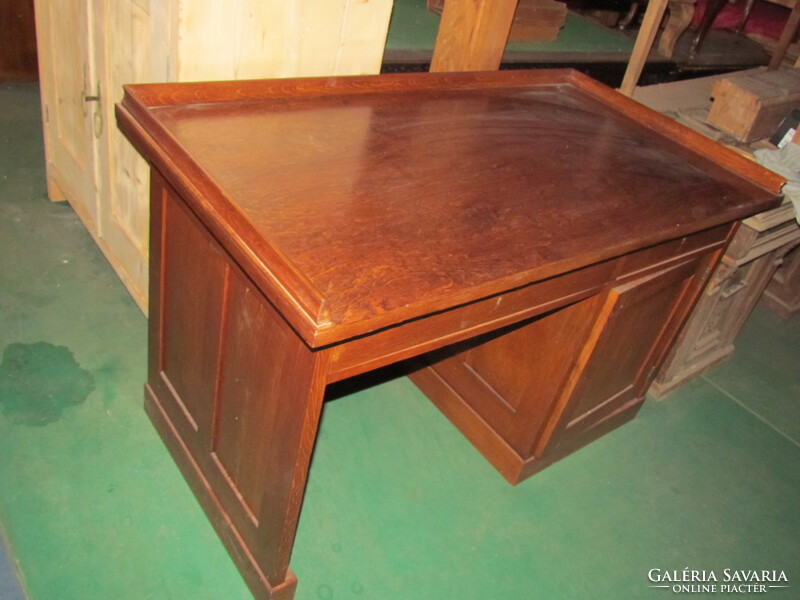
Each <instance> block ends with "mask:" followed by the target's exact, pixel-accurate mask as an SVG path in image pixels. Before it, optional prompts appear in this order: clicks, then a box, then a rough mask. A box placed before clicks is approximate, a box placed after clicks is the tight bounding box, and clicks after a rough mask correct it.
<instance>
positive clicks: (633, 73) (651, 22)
mask: <svg viewBox="0 0 800 600" xmlns="http://www.w3.org/2000/svg"><path fill="white" fill-rule="evenodd" d="M666 8H667V0H653V1H652V2H650V3H649V4H648V5H647V10H646V11H645V13H644V19H643V20H642V26H641V27H640V28H639V35H638V36H636V43H635V44H634V46H633V52H632V53H631V59H630V61H628V68H627V69H626V70H625V77H623V79H622V85H621V86H620V88H619V91H620V92H622V93H623V94H625V95H626V96H630V95H631V94H633V90H634V89H636V84H637V83H638V81H639V76H640V75H641V74H642V69H643V68H644V63H645V61H646V60H647V55H648V54H650V48H652V46H653V40H654V39H655V37H656V33H657V32H658V26H659V25H660V23H661V19H662V17H663V16H664V10H665V9H666Z"/></svg>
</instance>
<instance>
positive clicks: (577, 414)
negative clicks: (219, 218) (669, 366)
mask: <svg viewBox="0 0 800 600" xmlns="http://www.w3.org/2000/svg"><path fill="white" fill-rule="evenodd" d="M699 267H700V262H699V261H698V260H697V259H690V260H687V261H685V262H682V263H679V264H677V265H675V266H672V267H670V268H667V269H664V270H662V271H658V272H656V273H653V274H650V275H646V276H644V277H641V278H638V279H634V280H633V281H630V282H627V283H625V284H622V285H619V286H617V287H614V288H613V289H611V291H610V292H609V294H608V296H607V297H606V301H605V303H604V306H603V308H602V309H601V310H600V314H599V318H598V320H597V321H596V323H595V326H594V328H593V332H592V334H590V336H589V342H588V343H587V345H586V347H585V348H584V356H585V357H586V363H585V367H583V369H582V371H581V374H580V378H579V379H578V381H577V384H576V386H575V388H574V391H573V392H572V393H571V397H570V400H569V402H568V405H567V408H566V410H565V418H563V419H561V422H560V424H559V429H560V430H561V431H562V432H563V436H564V438H565V439H561V440H558V441H557V442H556V443H561V442H562V441H567V442H569V443H572V442H573V441H574V440H573V439H570V438H575V437H576V436H580V435H582V434H583V432H586V431H588V430H589V429H592V428H593V427H596V426H598V425H600V424H602V423H604V422H605V421H607V420H611V419H614V418H615V417H618V416H619V415H622V414H623V413H627V412H630V411H633V413H635V410H636V409H638V405H639V404H641V402H642V401H643V399H644V394H645V392H646V390H647V386H648V385H649V384H650V382H651V381H652V379H653V377H654V375H655V367H656V366H657V365H658V364H659V363H660V361H661V359H662V355H663V353H664V350H665V349H666V345H667V344H668V343H669V342H670V341H671V339H672V337H674V335H675V332H676V330H677V328H678V326H679V325H680V323H681V322H682V321H683V317H684V316H685V314H686V312H687V311H688V310H689V308H690V305H691V303H692V300H693V298H694V295H695V294H696V291H697V290H696V289H695V288H697V282H696V281H695V279H696V278H695V274H696V273H697V272H698V270H699ZM693 281H694V282H695V284H696V285H694V286H693V285H691V284H692V282H693ZM692 292H694V293H692ZM630 416H632V414H631V415H630ZM558 437H559V436H558V435H556V436H555V438H554V440H553V441H556V439H558ZM550 445H551V446H553V445H554V444H553V442H551V443H550Z"/></svg>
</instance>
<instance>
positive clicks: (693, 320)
mask: <svg viewBox="0 0 800 600" xmlns="http://www.w3.org/2000/svg"><path fill="white" fill-rule="evenodd" d="M799 243H800V227H798V226H797V222H796V221H795V218H794V211H793V210H792V205H791V204H789V203H788V202H787V203H784V204H783V205H781V206H780V207H778V208H776V209H774V210H769V211H766V212H763V213H761V214H758V215H755V216H753V217H750V218H748V219H745V220H744V221H743V223H742V225H741V227H739V229H738V231H737V232H736V235H735V236H734V238H733V240H732V241H731V243H730V245H729V246H728V248H727V250H726V252H725V256H723V258H722V261H721V262H720V264H719V266H718V267H717V268H716V270H715V271H714V274H713V276H712V277H711V280H710V282H709V284H708V286H707V287H706V289H705V291H704V292H703V294H702V295H701V296H700V299H699V300H698V302H697V306H696V307H695V308H694V310H693V312H692V315H691V317H690V318H689V320H688V321H687V323H686V327H685V328H684V329H683V331H682V332H681V334H680V337H679V338H678V340H677V342H676V343H675V346H674V347H673V349H672V351H671V352H670V354H669V356H668V357H667V359H666V360H665V362H664V364H663V366H662V367H661V370H660V372H659V374H658V377H657V378H656V380H655V382H654V383H653V385H652V386H651V387H650V394H651V395H653V396H654V397H656V398H661V397H662V396H664V395H666V394H667V393H669V392H671V391H672V390H674V389H676V388H678V387H679V386H681V385H683V384H684V383H686V382H687V381H689V380H691V379H693V378H695V377H697V376H699V375H701V374H702V373H704V372H705V371H707V370H708V369H710V368H711V367H713V366H715V365H717V364H719V363H721V362H722V361H724V360H726V359H727V358H729V357H730V356H731V355H732V354H733V352H734V350H735V346H734V345H735V343H736V338H737V336H738V335H739V332H740V331H741V329H742V327H744V324H745V321H747V317H749V316H750V313H751V312H752V311H753V308H754V307H755V305H756V304H757V303H758V301H759V299H760V298H761V297H762V294H764V289H765V288H767V285H768V284H769V283H770V279H772V277H773V274H774V273H775V269H776V268H777V267H778V265H780V264H781V263H782V262H783V257H784V255H786V254H787V253H788V252H790V251H791V250H792V248H795V247H796V246H797V245H798V244H799ZM786 264H787V267H788V268H789V269H791V259H790V260H789V261H787V262H786ZM796 270H800V269H796ZM787 272H789V271H788V270H787V271H784V273H787ZM778 285H780V284H778V283H776V284H770V288H772V289H776V287H773V286H778ZM770 288H767V289H768V290H769V289H770Z"/></svg>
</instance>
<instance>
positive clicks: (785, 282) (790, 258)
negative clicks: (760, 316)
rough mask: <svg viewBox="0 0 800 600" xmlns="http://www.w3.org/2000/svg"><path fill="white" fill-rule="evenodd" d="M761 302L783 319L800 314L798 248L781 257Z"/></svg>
mask: <svg viewBox="0 0 800 600" xmlns="http://www.w3.org/2000/svg"><path fill="white" fill-rule="evenodd" d="M762 300H763V302H764V304H765V305H766V306H767V307H768V308H769V309H770V310H772V311H773V312H775V313H777V314H778V315H780V316H781V317H783V318H784V319H788V318H790V317H793V316H795V315H796V314H797V313H798V312H800V246H795V247H794V249H793V250H792V251H791V252H789V253H788V254H786V255H785V256H784V257H783V260H782V261H781V264H780V265H779V266H778V270H777V271H776V272H775V276H774V277H773V278H772V281H770V283H769V285H768V286H767V289H766V291H765V292H764V296H763V298H762Z"/></svg>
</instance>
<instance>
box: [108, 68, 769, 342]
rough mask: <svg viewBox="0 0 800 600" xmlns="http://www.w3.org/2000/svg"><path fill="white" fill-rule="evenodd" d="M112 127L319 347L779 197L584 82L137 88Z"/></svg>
mask: <svg viewBox="0 0 800 600" xmlns="http://www.w3.org/2000/svg"><path fill="white" fill-rule="evenodd" d="M118 115H119V119H120V125H121V127H122V128H123V130H124V131H125V132H126V133H127V134H128V135H129V137H131V139H133V140H134V142H135V143H136V145H137V146H138V147H139V149H140V150H141V151H142V152H143V153H144V154H145V155H146V156H147V157H148V158H149V159H150V160H151V161H152V162H153V163H154V164H155V165H156V167H157V168H159V170H161V171H165V173H164V174H165V176H167V178H168V179H170V180H171V181H172V182H173V185H176V186H177V187H179V188H181V189H183V190H184V191H186V190H188V191H189V195H190V196H192V198H191V202H190V205H191V206H192V208H193V209H194V210H195V211H196V212H197V213H198V215H199V216H200V217H201V219H202V220H203V221H204V222H205V223H206V224H207V225H208V224H210V223H213V224H214V225H213V226H212V230H214V227H217V229H218V231H219V232H221V235H222V237H226V236H227V237H228V238H229V243H232V244H235V245H238V246H239V247H240V249H242V251H243V255H244V256H247V257H249V259H250V260H251V261H252V264H253V265H254V267H253V268H256V269H260V270H263V271H264V273H265V276H266V277H268V278H269V279H270V280H272V281H275V282H276V286H275V291H273V293H279V294H285V295H286V297H287V298H288V299H289V301H290V304H291V305H292V306H295V307H296V308H297V313H298V314H297V319H298V322H305V323H308V324H309V328H308V332H309V333H308V335H306V336H305V337H307V339H316V338H314V335H316V334H318V333H319V332H322V331H325V330H329V331H330V330H332V329H336V328H340V330H341V334H337V335H338V336H339V337H340V339H341V338H342V337H346V336H349V335H354V334H359V333H364V332H366V331H370V330H374V329H376V328H380V327H385V326H387V325H391V324H394V323H398V322H400V321H403V320H406V319H409V318H414V317H418V316H421V315H424V314H427V313H429V312H432V311H436V310H442V309H445V308H448V307H451V306H454V305H457V304H460V303H464V302H469V301H472V300H476V299H478V298H482V297H487V296H490V295H492V294H497V293H502V292H503V291H506V290H509V289H513V288H515V287H519V286H522V285H526V284H528V283H531V282H533V281H537V280H541V279H543V278H546V277H551V276H553V275H555V274H558V273H562V272H565V271H569V270H571V269H574V268H578V267H580V266H584V265H587V264H591V263H594V262H598V261H600V260H604V259H607V258H610V257H613V256H618V255H620V254H624V253H626V252H629V251H632V250H635V249H638V248H642V247H646V246H649V245H652V244H655V243H658V242H660V241H663V240H667V239H673V238H676V237H680V236H682V235H687V234H689V233H692V232H695V231H699V230H702V229H706V228H708V227H712V226H715V225H718V224H721V223H726V222H730V221H733V220H736V219H740V218H744V217H746V216H749V215H751V214H754V213H756V212H758V211H761V210H764V209H766V208H770V207H771V206H772V205H773V204H774V203H775V198H776V194H777V191H778V189H779V185H780V180H779V178H777V177H776V176H774V175H773V174H771V173H770V172H767V171H764V170H761V169H760V167H758V166H756V165H752V164H750V163H748V162H747V161H746V160H745V159H743V158H741V157H739V156H737V155H735V154H733V153H726V151H725V150H724V149H722V148H720V147H717V146H716V145H714V144H711V143H710V142H708V141H706V140H704V139H701V138H700V136H696V135H695V134H693V133H692V132H689V131H688V130H683V128H681V127H680V126H678V125H676V124H674V123H672V122H671V121H669V120H668V119H665V118H664V117H662V116H661V115H658V114H656V113H654V112H652V111H649V110H648V109H645V108H644V107H641V106H640V105H638V104H636V103H634V102H632V101H630V100H629V99H627V98H624V97H623V96H621V95H619V94H617V93H616V92H613V91H611V90H609V89H607V88H604V87H603V86H601V85H600V84H597V83H596V82H593V81H591V80H589V79H588V78H585V77H583V76H581V75H579V74H576V73H574V72H571V71H566V72H565V71H545V72H541V71H528V72H516V73H509V72H502V73H493V74H448V75H430V74H416V75H400V76H379V77H368V78H338V79H323V78H319V79H309V80H273V81H269V82H266V81H265V82H239V83H236V82H227V83H214V84H162V85H147V86H130V87H128V88H127V95H126V98H125V100H124V102H123V103H122V105H121V107H120V110H119V112H118ZM267 295H268V296H269V293H268V294H267ZM290 321H291V319H290ZM301 328H302V325H301ZM312 334H314V335H312ZM329 337H330V336H329ZM333 337H337V336H333ZM333 337H330V339H333Z"/></svg>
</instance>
